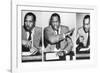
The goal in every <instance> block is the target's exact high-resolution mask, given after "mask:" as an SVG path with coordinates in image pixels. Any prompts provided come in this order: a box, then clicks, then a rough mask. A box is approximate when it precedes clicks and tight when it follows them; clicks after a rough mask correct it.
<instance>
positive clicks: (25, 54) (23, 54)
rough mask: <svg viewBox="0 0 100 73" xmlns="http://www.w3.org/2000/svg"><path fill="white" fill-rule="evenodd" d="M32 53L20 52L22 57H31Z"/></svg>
mask: <svg viewBox="0 0 100 73" xmlns="http://www.w3.org/2000/svg"><path fill="white" fill-rule="evenodd" d="M31 54H32V53H30V52H22V56H28V55H31Z"/></svg>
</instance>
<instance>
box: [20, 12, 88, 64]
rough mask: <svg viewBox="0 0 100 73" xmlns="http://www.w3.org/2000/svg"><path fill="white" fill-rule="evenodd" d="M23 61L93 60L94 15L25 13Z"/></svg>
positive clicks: (23, 22) (23, 21) (23, 20)
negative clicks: (91, 36) (91, 31)
mask: <svg viewBox="0 0 100 73" xmlns="http://www.w3.org/2000/svg"><path fill="white" fill-rule="evenodd" d="M21 22H22V25H21V26H22V28H21V29H22V35H21V36H22V62H38V61H39V62H42V61H45V62H46V61H70V60H75V59H76V60H82V59H90V47H89V46H90V14H89V13H74V12H63V11H62V12H55V11H42V10H41V11H39V10H37V11H36V10H21Z"/></svg>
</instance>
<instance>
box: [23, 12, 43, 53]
mask: <svg viewBox="0 0 100 73" xmlns="http://www.w3.org/2000/svg"><path fill="white" fill-rule="evenodd" d="M35 22H36V16H35V15H34V14H33V13H31V12H29V13H27V14H26V15H25V18H24V26H22V52H30V54H31V55H41V46H42V28H40V27H37V26H35Z"/></svg>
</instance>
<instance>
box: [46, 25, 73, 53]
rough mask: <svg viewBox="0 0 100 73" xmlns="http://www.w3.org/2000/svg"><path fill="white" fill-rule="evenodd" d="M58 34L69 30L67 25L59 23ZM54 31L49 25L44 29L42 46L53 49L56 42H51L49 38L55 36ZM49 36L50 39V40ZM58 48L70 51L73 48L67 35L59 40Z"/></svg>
mask: <svg viewBox="0 0 100 73" xmlns="http://www.w3.org/2000/svg"><path fill="white" fill-rule="evenodd" d="M60 29H61V30H60V34H63V33H67V32H69V28H68V27H67V26H63V25H60ZM55 35H56V33H55V31H54V30H53V29H52V27H51V26H48V27H46V28H45V29H44V46H45V48H49V49H51V50H53V49H54V48H55V47H56V43H52V42H51V40H53V39H54V38H51V37H52V36H55ZM50 38H51V40H50ZM60 46H61V47H60V49H63V50H67V51H68V52H70V51H71V50H72V48H73V43H72V40H71V38H70V37H67V38H66V40H63V41H61V42H60Z"/></svg>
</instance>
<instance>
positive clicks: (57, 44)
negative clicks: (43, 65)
mask: <svg viewBox="0 0 100 73" xmlns="http://www.w3.org/2000/svg"><path fill="white" fill-rule="evenodd" d="M58 34H59V31H58V30H57V35H58ZM56 48H57V49H59V48H60V41H59V42H57V43H56Z"/></svg>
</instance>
